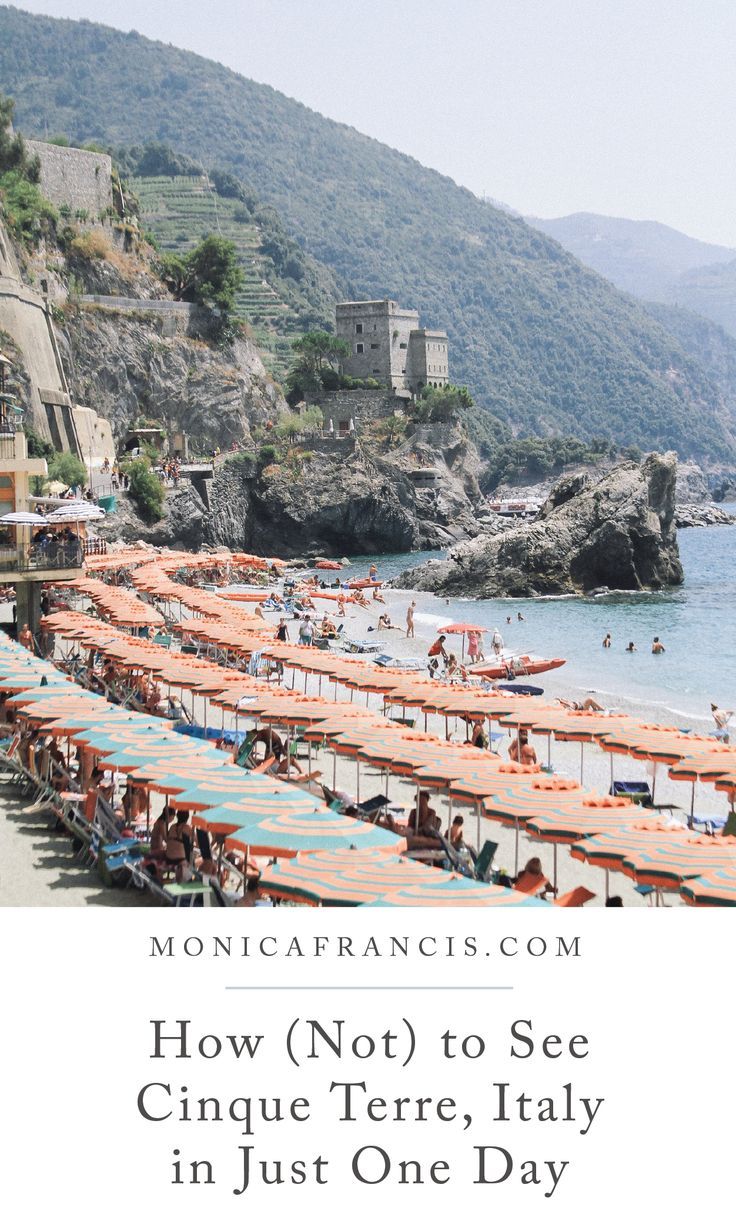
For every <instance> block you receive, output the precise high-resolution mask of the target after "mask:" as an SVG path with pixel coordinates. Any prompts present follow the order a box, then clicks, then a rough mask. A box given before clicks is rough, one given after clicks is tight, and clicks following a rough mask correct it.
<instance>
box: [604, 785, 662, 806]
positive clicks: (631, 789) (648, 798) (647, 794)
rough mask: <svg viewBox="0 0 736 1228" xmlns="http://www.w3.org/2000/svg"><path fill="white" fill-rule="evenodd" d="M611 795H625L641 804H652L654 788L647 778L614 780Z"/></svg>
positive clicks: (635, 802) (629, 799)
mask: <svg viewBox="0 0 736 1228" xmlns="http://www.w3.org/2000/svg"><path fill="white" fill-rule="evenodd" d="M611 797H625V798H626V799H627V800H628V801H630V802H634V804H638V805H640V806H651V804H652V790H651V789H650V788H649V782H648V781H647V780H614V781H613V782H612V784H611Z"/></svg>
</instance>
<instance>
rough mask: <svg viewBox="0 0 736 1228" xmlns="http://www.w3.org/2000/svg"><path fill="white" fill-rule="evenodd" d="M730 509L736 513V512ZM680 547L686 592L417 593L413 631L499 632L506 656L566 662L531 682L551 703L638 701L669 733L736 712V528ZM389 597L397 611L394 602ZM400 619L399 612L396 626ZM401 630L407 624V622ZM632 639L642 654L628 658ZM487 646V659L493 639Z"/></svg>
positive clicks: (390, 565)
mask: <svg viewBox="0 0 736 1228" xmlns="http://www.w3.org/2000/svg"><path fill="white" fill-rule="evenodd" d="M728 510H730V511H732V512H736V507H734V508H729V509H728ZM679 545H680V557H681V559H682V565H683V568H684V571H685V583H684V584H683V585H682V587H681V588H677V589H672V590H670V591H667V592H665V593H615V594H610V595H607V596H604V597H565V598H529V599H524V600H522V599H519V598H508V599H504V600H494V601H476V600H473V599H471V598H468V599H457V598H450V599H449V601H448V600H447V599H446V598H444V597H435V596H433V595H432V594H430V593H420V594H419V595H418V597H417V611H416V614H415V623H416V627H417V631H418V632H419V634H420V635H421V634H422V633H424V634H425V635H430V634H431V633H432V631H433V630H435V629H436V628H437V627H439V626H441V625H442V624H444V623H449V622H474V623H478V624H479V625H480V626H483V627H487V628H488V630H489V632H491V633H492V632H493V630H494V628H496V627H497V628H498V629H499V630H500V632H501V634H502V636H503V638H504V642H505V645H506V647H508V648H512V649H514V650H517V651H519V652H534V653H537V654H538V655H539V656H545V657H565V658H566V662H567V663H566V665H564V666H563V667H562V669H560V670H556V671H555V672H554V673H547V674H542V675H540V676H538V677H536V678H535V679H533V681H534V682H535V683H539V684H540V685H541V686H543V687H544V689H545V692H546V693H547V694H554V693H555V686H556V685H557V684H558V683H559V684H564V690H565V691H569V690H573V689H579V690H580V691H581V692H591V693H595V694H596V695H597V696H598V697H599V699H600V700H601V702H603V703H606V704H611V705H615V706H618V707H621V706H625V705H626V703H627V702H629V703H631V702H632V701H633V703H634V704H640V705H646V706H656V707H658V708H662V709H667V710H668V711H669V712H671V713H672V717H673V724H678V725H682V724H683V722H684V721H686V720H688V719H695V720H701V721H702V720H703V719H704V718H707V717H708V713H709V705H710V702H711V701H714V702H715V703H717V704H718V705H719V706H723V707H726V708H736V525H724V526H714V527H711V528H705V529H700V528H695V529H682V530H681V531H680V533H679ZM439 557H441V553H440V552H439V551H434V552H433V551H423V552H421V553H416V554H398V555H384V556H373V555H371V556H370V557H369V558H366V559H362V558H361V559H358V558H354V559H353V560H352V565H351V566H350V567H346V568H344V570H343V571H342V572H335V573H334V576H335V577H338V576H339V577H340V578H343V577H352V576H364V575H366V574H367V571H368V563H370V562H375V563H376V564H377V566H378V574H379V577H380V578H381V579H383V580H389V579H392V578H393V577H395V576H397V575H398V574H399V573H400V572H401V571H403V570H404V569H406V568H407V567H414V566H417V565H418V564H419V563H421V562H424V561H425V560H426V559H430V558H439ZM386 595H387V597H388V598H389V603H390V605H391V607H392V608H395V606H396V598H398V594H396V597H395V598H394V594H393V593H392V594H390V595H389V593H387V594H386ZM401 604H402V609H403V601H402V603H401ZM518 613H521V614H522V615H523V617H524V621H523V622H520V621H518V619H517V614H518ZM509 617H510V618H511V624H510V625H509V624H508V623H507V618H509ZM398 618H399V614H398V613H394V620H395V621H398ZM401 621H402V625H403V613H402V614H401ZM609 633H610V636H611V647H610V648H608V649H606V648H603V647H602V643H603V639H604V637H605V636H606V635H607V634H609ZM655 635H656V636H659V638H660V640H661V641H662V643H663V644H664V646H665V652H664V653H663V654H661V655H660V656H654V655H652V651H651V647H652V640H653V639H654V636H655ZM632 640H633V642H634V644H635V645H636V652H634V653H629V652H626V646H627V644H628V643H629V641H632ZM485 642H486V649H487V650H488V647H489V644H490V636H489V635H487V636H486V639H485ZM458 647H459V640H458Z"/></svg>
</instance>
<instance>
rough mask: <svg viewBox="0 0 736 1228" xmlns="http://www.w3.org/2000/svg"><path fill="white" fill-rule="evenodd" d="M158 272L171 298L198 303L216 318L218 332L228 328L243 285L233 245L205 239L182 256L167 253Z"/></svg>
mask: <svg viewBox="0 0 736 1228" xmlns="http://www.w3.org/2000/svg"><path fill="white" fill-rule="evenodd" d="M158 272H159V275H160V277H161V278H162V280H163V281H164V282H165V283H166V285H167V286H168V287H169V289H170V290H171V292H172V294H173V295H174V298H176V299H179V300H182V301H185V302H190V303H199V305H200V306H201V307H206V308H208V310H209V311H212V312H214V313H216V314H217V316H218V317H219V330H218V331H219V332H220V333H222V334H225V333H227V332H228V331H229V329H230V327H231V324H232V316H233V313H234V311H235V300H236V296H237V293H238V291H239V290H240V288H241V286H242V284H243V270H242V269H241V267H240V264H239V262H238V254H237V250H236V247H235V244H234V243H232V242H231V241H230V240H229V239H221V238H220V237H219V236H218V235H207V236H206V238H204V239H203V240H202V242H201V243H198V244H197V246H196V247H195V248H193V250H192V251H191V252H188V253H187V255H186V256H178V255H175V254H173V253H167V254H166V255H164V256H161V257H160V258H159V261H158Z"/></svg>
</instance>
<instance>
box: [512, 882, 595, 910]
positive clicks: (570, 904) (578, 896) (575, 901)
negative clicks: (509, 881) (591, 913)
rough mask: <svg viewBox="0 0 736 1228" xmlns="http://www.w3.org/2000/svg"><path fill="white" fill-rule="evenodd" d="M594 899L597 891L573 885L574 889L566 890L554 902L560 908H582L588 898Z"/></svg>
mask: <svg viewBox="0 0 736 1228" xmlns="http://www.w3.org/2000/svg"><path fill="white" fill-rule="evenodd" d="M517 890H518V887H517ZM594 899H595V891H588V888H587V887H573V889H572V891H566V892H565V894H564V895H559V896H558V897H557V899H556V900H554V901H553V903H554V904H556V905H557V907H558V908H582V907H583V904H587V903H588V900H594Z"/></svg>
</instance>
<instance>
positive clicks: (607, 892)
mask: <svg viewBox="0 0 736 1228" xmlns="http://www.w3.org/2000/svg"><path fill="white" fill-rule="evenodd" d="M608 895H609V891H608V869H606V899H608Z"/></svg>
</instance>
